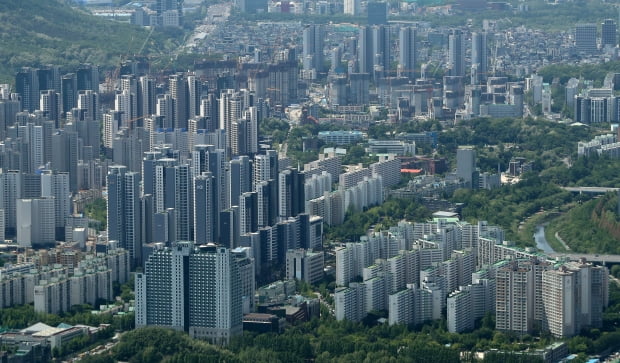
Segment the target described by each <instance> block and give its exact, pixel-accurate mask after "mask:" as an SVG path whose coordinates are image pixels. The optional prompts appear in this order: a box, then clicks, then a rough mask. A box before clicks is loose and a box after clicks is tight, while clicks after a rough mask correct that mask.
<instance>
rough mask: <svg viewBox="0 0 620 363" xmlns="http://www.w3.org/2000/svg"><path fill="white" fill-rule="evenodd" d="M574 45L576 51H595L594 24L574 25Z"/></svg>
mask: <svg viewBox="0 0 620 363" xmlns="http://www.w3.org/2000/svg"><path fill="white" fill-rule="evenodd" d="M575 46H576V47H577V51H578V52H583V53H586V54H593V53H595V52H596V50H597V46H596V24H577V25H576V26H575Z"/></svg>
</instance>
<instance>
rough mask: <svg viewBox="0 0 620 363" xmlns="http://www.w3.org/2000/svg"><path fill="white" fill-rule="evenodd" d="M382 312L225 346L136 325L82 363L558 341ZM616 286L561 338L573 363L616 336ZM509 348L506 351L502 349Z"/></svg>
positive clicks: (500, 353)
mask: <svg viewBox="0 0 620 363" xmlns="http://www.w3.org/2000/svg"><path fill="white" fill-rule="evenodd" d="M384 314H385V312H373V313H371V314H370V315H369V317H368V318H367V319H365V320H364V321H362V322H360V323H353V322H348V321H336V320H335V319H334V318H333V317H332V316H329V315H325V314H324V315H322V316H321V318H315V319H314V320H312V321H310V322H307V323H302V324H299V325H295V326H292V327H289V328H288V329H286V330H285V332H284V333H281V334H275V333H262V334H258V333H253V332H247V331H246V332H244V334H243V336H241V337H235V338H233V339H232V340H231V342H230V344H229V345H228V346H225V347H216V346H213V345H210V344H208V343H206V342H204V341H199V340H193V339H190V338H189V337H188V336H187V335H186V334H185V333H183V332H179V331H173V330H168V329H164V328H158V327H146V328H139V329H136V330H134V331H131V332H128V333H125V334H123V335H122V337H121V339H120V342H119V343H118V344H117V345H116V346H115V347H114V348H112V350H111V351H110V352H107V353H105V354H104V355H94V356H88V357H86V358H84V359H83V360H82V362H85V363H107V362H116V361H128V362H188V361H196V362H197V361H203V362H215V361H218V362H221V361H226V362H248V361H254V362H304V361H306V362H309V361H313V362H459V361H464V362H473V361H475V360H474V356H473V352H483V351H488V350H492V349H496V350H497V351H496V352H495V353H491V354H487V355H486V356H485V358H484V359H483V360H482V362H541V361H542V360H539V359H538V358H535V357H532V356H528V355H522V354H521V353H522V352H524V351H526V350H527V349H538V348H543V347H546V346H548V345H549V344H551V343H553V342H555V339H554V338H553V337H551V336H550V335H548V334H540V336H532V335H524V336H517V335H515V334H510V333H504V332H499V331H495V330H494V328H495V321H494V318H493V316H492V315H490V314H489V315H486V316H485V317H483V318H482V319H480V320H479V321H478V322H477V323H476V328H475V329H474V330H473V331H470V332H465V333H462V334H454V333H449V332H448V331H447V328H446V324H445V320H438V321H434V322H432V323H427V324H424V325H421V326H406V325H393V326H389V325H387V324H385V323H379V322H378V320H377V318H379V317H382V316H385V315H384ZM618 322H620V288H618V286H616V285H615V284H613V285H611V286H610V307H609V308H608V309H607V310H606V312H605V314H604V326H603V328H601V329H590V330H584V331H583V332H582V333H581V334H580V335H579V336H576V337H573V338H570V339H568V340H566V343H567V345H568V349H569V351H570V352H571V353H573V354H576V355H577V358H576V359H575V360H574V361H575V362H585V361H586V360H587V356H588V355H591V354H595V353H598V352H601V351H605V350H607V349H610V348H612V349H613V348H616V347H617V346H618V344H619V342H620V331H619V330H617V324H618ZM505 352H510V353H505Z"/></svg>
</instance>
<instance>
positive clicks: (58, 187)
mask: <svg viewBox="0 0 620 363" xmlns="http://www.w3.org/2000/svg"><path fill="white" fill-rule="evenodd" d="M41 197H46V198H53V199H54V214H55V217H56V218H55V223H54V226H55V234H56V240H59V241H61V240H64V234H65V225H66V224H67V218H68V217H69V215H70V214H71V192H70V191H69V173H58V172H53V171H51V170H43V171H41Z"/></svg>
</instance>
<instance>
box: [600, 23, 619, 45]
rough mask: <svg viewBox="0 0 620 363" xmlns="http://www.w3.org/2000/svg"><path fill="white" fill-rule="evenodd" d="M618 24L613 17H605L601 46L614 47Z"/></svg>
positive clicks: (602, 26) (602, 25)
mask: <svg viewBox="0 0 620 363" xmlns="http://www.w3.org/2000/svg"><path fill="white" fill-rule="evenodd" d="M617 36H618V26H617V25H616V22H615V21H614V20H612V19H605V21H604V22H603V24H601V47H603V48H605V47H607V46H609V47H612V48H614V47H615V46H616V44H618V42H617Z"/></svg>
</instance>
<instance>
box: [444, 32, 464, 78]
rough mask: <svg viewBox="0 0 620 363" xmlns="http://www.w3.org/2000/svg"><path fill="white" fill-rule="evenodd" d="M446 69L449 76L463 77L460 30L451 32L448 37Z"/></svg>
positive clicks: (462, 52)
mask: <svg viewBox="0 0 620 363" xmlns="http://www.w3.org/2000/svg"><path fill="white" fill-rule="evenodd" d="M448 67H449V72H448V73H449V75H450V76H456V77H463V76H464V75H465V49H464V47H463V35H462V33H461V31H460V30H456V29H455V30H452V31H451V32H450V35H449V36H448Z"/></svg>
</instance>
